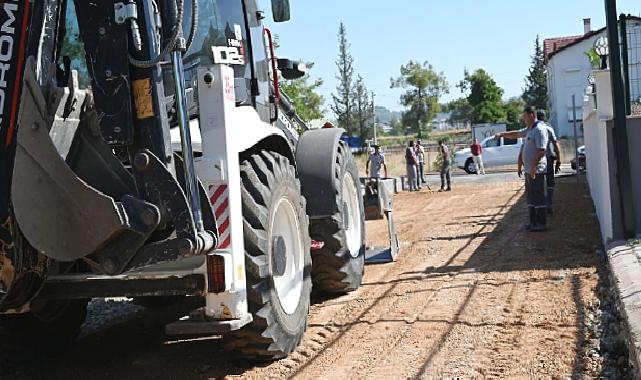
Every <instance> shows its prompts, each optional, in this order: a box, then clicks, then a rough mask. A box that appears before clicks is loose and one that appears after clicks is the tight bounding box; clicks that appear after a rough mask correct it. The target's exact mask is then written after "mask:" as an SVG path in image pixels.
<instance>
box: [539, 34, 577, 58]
mask: <svg viewBox="0 0 641 380" xmlns="http://www.w3.org/2000/svg"><path fill="white" fill-rule="evenodd" d="M581 37H583V36H567V37H556V38H547V39H545V40H543V52H544V53H545V58H546V59H547V58H548V56H549V55H550V54H552V53H554V52H555V51H557V50H559V49H562V48H564V47H566V46H568V45H571V44H573V43H574V42H575V41H576V40H578V39H579V38H581Z"/></svg>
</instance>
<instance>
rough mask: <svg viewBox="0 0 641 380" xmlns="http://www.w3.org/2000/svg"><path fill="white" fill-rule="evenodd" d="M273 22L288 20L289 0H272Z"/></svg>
mask: <svg viewBox="0 0 641 380" xmlns="http://www.w3.org/2000/svg"><path fill="white" fill-rule="evenodd" d="M272 15H273V16H274V22H283V21H289V18H290V14H289V0H272Z"/></svg>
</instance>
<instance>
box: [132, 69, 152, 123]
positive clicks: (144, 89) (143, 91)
mask: <svg viewBox="0 0 641 380" xmlns="http://www.w3.org/2000/svg"><path fill="white" fill-rule="evenodd" d="M133 90H134V104H135V107H136V117H137V118H138V119H147V118H149V117H154V116H155V114H154V103H153V100H152V97H151V79H150V78H145V79H137V80H135V81H133Z"/></svg>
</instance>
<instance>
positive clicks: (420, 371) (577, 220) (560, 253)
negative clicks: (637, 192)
mask: <svg viewBox="0 0 641 380" xmlns="http://www.w3.org/2000/svg"><path fill="white" fill-rule="evenodd" d="M557 186H558V187H557V189H558V190H557V194H558V195H557V204H558V206H557V207H556V209H555V210H556V214H555V216H554V217H553V218H551V220H550V229H549V230H548V231H546V232H544V233H539V234H531V233H528V232H526V231H525V230H524V229H523V225H524V222H525V219H526V210H525V208H524V206H523V186H522V182H520V181H508V182H494V183H484V184H470V185H465V186H458V187H455V189H454V191H453V192H451V193H428V192H425V191H423V192H419V193H405V194H399V195H398V196H397V197H396V198H395V202H396V203H395V218H396V223H397V229H398V231H399V234H400V238H401V240H402V242H403V251H402V253H401V256H400V258H399V260H398V261H397V262H396V263H390V264H382V265H375V266H368V267H367V268H366V275H365V279H364V284H363V286H362V287H361V288H360V289H359V290H358V291H355V292H353V293H351V294H348V295H345V296H342V297H338V298H325V297H323V296H322V295H314V304H313V305H312V307H311V310H310V317H309V325H308V330H307V334H306V336H305V338H304V340H303V342H302V344H301V346H300V347H299V349H298V350H297V351H296V352H295V353H294V354H292V355H291V356H290V357H288V358H286V359H283V360H280V361H276V362H274V363H271V364H264V365H259V366H256V365H255V364H252V363H246V362H239V361H237V360H236V359H235V358H234V357H233V356H232V355H229V354H228V353H226V352H224V351H223V350H222V349H221V344H220V339H219V337H212V338H210V339H192V340H189V339H186V340H177V339H175V338H172V337H167V336H165V335H164V334H163V327H164V324H165V323H167V322H170V321H172V320H173V319H175V318H177V317H178V316H180V315H183V314H181V313H184V312H185V310H181V309H180V308H178V307H173V308H172V307H170V308H164V309H162V310H157V311H153V312H152V311H151V310H146V309H139V308H138V307H137V306H135V305H132V304H131V302H129V301H124V302H104V301H98V300H94V301H93V302H92V307H91V311H90V319H89V321H90V322H88V324H86V325H85V329H84V331H83V334H84V337H83V338H82V339H81V340H80V341H79V343H78V346H77V347H76V348H75V349H74V350H72V351H71V352H68V353H65V354H63V355H61V356H60V357H59V358H57V359H55V360H49V361H46V362H41V363H37V364H34V365H33V366H31V367H29V368H25V369H23V370H22V371H20V375H19V376H15V377H16V378H42V379H71V378H91V379H141V378H145V379H192V378H193V379H200V378H266V377H270V378H272V377H295V378H309V379H316V378H328V379H335V378H345V379H347V378H350V379H352V378H362V379H371V378H595V377H603V378H617V379H619V378H626V377H627V376H629V369H628V368H627V366H626V363H627V356H626V352H625V345H624V344H623V340H622V338H623V337H622V335H621V330H620V321H619V316H618V313H617V311H616V309H615V302H614V300H613V295H612V294H610V292H609V286H608V285H607V284H608V279H607V278H606V277H605V270H606V269H605V266H604V262H603V254H602V253H600V252H601V251H600V250H601V249H602V248H601V244H600V239H599V231H598V225H597V222H596V220H595V218H594V215H593V214H592V205H591V201H590V199H589V196H588V195H587V190H586V188H585V186H584V185H581V186H580V187H579V188H577V187H576V185H575V184H574V183H573V180H572V179H563V180H561V181H560V183H559V184H558V185H557ZM367 233H368V244H374V245H381V244H384V243H385V238H386V230H385V224H384V223H383V222H381V221H373V222H367ZM117 304H118V305H117ZM105 313H107V314H108V313H113V314H112V315H111V316H108V317H105V316H104V315H100V314H105ZM94 314H99V315H98V316H96V315H94ZM92 321H93V322H92Z"/></svg>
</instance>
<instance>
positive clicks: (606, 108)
mask: <svg viewBox="0 0 641 380" xmlns="http://www.w3.org/2000/svg"><path fill="white" fill-rule="evenodd" d="M593 75H594V77H595V79H596V88H597V106H598V109H595V108H594V101H593V98H592V97H589V100H588V101H587V102H586V103H585V104H584V105H583V115H584V119H583V125H584V131H585V156H586V158H587V159H586V165H587V168H586V169H587V177H588V185H589V186H590V195H592V201H593V202H594V208H595V210H596V213H597V217H598V218H599V226H600V228H601V237H602V239H603V242H604V243H606V242H607V241H608V240H609V239H612V237H613V221H612V204H611V202H612V198H611V194H610V168H609V162H608V144H607V129H606V121H607V120H609V119H611V118H612V115H613V113H612V92H611V91H610V88H611V86H610V71H609V70H596V71H594V72H593ZM581 99H583V97H582V98H581Z"/></svg>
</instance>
